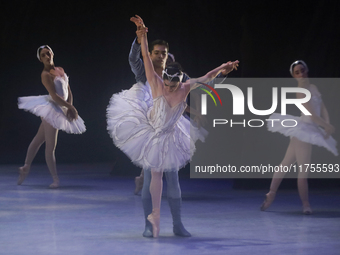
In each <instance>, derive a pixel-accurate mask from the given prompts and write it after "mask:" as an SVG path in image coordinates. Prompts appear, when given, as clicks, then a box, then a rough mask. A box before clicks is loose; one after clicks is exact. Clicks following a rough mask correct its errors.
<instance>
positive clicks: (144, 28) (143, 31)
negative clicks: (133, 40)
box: [136, 27, 148, 44]
mask: <svg viewBox="0 0 340 255" xmlns="http://www.w3.org/2000/svg"><path fill="white" fill-rule="evenodd" d="M147 32H148V28H147V27H143V28H141V29H139V30H137V31H136V35H137V40H138V43H139V44H140V39H141V38H142V37H143V36H144V35H145V34H146V33H147Z"/></svg>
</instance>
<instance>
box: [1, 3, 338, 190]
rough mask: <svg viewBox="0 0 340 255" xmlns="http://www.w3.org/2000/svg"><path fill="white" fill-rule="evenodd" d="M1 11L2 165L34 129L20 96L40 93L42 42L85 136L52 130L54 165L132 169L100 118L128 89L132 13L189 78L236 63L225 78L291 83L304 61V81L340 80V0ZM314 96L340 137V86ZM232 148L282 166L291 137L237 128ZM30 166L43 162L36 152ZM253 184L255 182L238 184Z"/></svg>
mask: <svg viewBox="0 0 340 255" xmlns="http://www.w3.org/2000/svg"><path fill="white" fill-rule="evenodd" d="M218 2H219V1H218ZM0 9H1V33H0V36H1V41H0V45H1V77H0V79H1V80H0V82H1V95H0V102H1V108H0V139H1V143H0V164H21V163H23V162H24V158H25V153H26V150H27V147H28V145H29V143H30V141H31V139H32V138H33V136H34V135H35V133H36V131H37V129H38V126H39V124H40V119H39V118H37V117H35V116H33V115H32V114H30V113H27V112H24V111H22V110H18V108H17V98H18V97H19V96H30V95H40V94H46V90H45V88H44V86H43V85H42V84H41V81H40V73H41V71H42V64H41V63H40V62H38V61H37V59H36V49H37V48H38V47H39V46H40V45H43V44H48V45H49V46H51V47H52V49H53V51H54V53H55V57H54V61H55V64H56V66H62V67H63V68H64V69H65V71H66V73H67V74H68V75H69V77H70V86H71V88H72V92H73V95H74V105H75V106H76V108H77V110H78V112H79V114H80V116H81V117H82V118H83V119H84V120H85V124H86V126H87V131H86V133H84V134H82V135H67V134H65V133H63V132H60V133H59V139H58V146H57V151H56V157H57V162H58V163H96V162H112V165H114V162H115V161H116V160H117V159H119V160H118V161H119V164H118V165H116V167H115V168H114V169H115V171H114V172H113V174H115V175H122V174H128V175H134V174H136V173H139V169H137V168H136V167H134V166H133V165H132V164H131V163H130V161H129V159H127V158H126V156H125V155H124V154H123V153H121V152H120V151H119V150H118V149H117V148H116V147H115V146H114V145H113V143H112V140H111V138H110V137H109V135H108V134H107V131H106V117H105V114H106V107H107V105H108V102H109V99H110V97H111V95H112V94H113V93H117V92H119V91H121V90H122V89H127V88H129V87H131V85H132V84H133V83H134V75H133V73H132V72H131V70H130V67H129V63H128V53H129V50H130V46H131V43H132V41H133V39H134V37H135V30H136V29H135V25H134V24H133V23H132V22H130V21H129V18H130V17H131V16H133V15H135V14H138V15H140V16H141V17H142V18H143V19H144V22H145V24H146V25H147V26H148V27H149V41H152V40H154V39H158V38H162V39H164V40H167V41H168V42H169V44H170V52H171V53H173V54H175V56H176V60H177V61H178V62H180V63H181V64H182V66H183V67H184V69H185V71H186V72H187V73H188V74H190V76H192V77H197V76H201V75H203V74H205V73H206V72H207V71H209V70H211V69H212V68H214V67H216V66H218V65H220V64H221V63H223V62H226V61H229V60H235V59H238V60H240V68H239V70H238V71H236V72H233V73H231V74H230V76H231V77H290V74H289V71H288V69H289V66H290V64H291V63H292V62H293V61H295V60H297V59H303V60H305V62H306V63H307V64H308V66H309V70H310V72H309V74H310V76H311V77H339V76H340V62H339V57H340V47H339V45H340V40H339V38H340V37H339V36H338V35H339V32H340V26H339V25H340V19H339V11H340V4H339V1H318V3H317V4H313V3H312V2H311V1H223V2H219V3H217V1H119V2H118V1H117V2H116V1H90V2H85V1H55V2H46V1H13V2H11V3H9V2H5V1H1V8H0ZM319 90H320V91H321V93H322V94H323V95H324V100H325V104H326V106H328V108H329V111H330V112H331V119H332V120H336V119H337V122H335V123H334V122H333V124H334V125H335V126H336V127H337V130H338V131H337V133H336V134H335V135H334V138H335V139H336V140H337V141H340V136H339V133H340V132H339V130H340V123H339V116H340V112H339V109H340V103H339V101H338V98H339V96H340V86H339V87H338V88H337V90H336V91H332V92H329V91H327V89H326V88H322V87H321V88H319ZM254 100H256V99H254ZM334 115H337V116H334ZM336 117H337V118H336ZM267 135H268V136H267ZM269 135H270V136H269ZM230 144H231V146H235V148H237V149H236V150H232V149H230V150H228V151H230V153H231V154H230V156H231V157H240V156H239V155H240V154H239V153H241V155H242V156H241V159H242V160H243V159H244V160H249V162H256V159H257V158H258V154H257V153H260V151H261V149H259V148H263V150H266V151H263V150H262V152H261V153H268V157H269V158H271V160H272V161H273V162H277V163H279V162H280V160H281V159H282V157H283V155H284V152H285V150H286V148H287V145H288V139H284V138H283V137H281V136H280V135H278V134H277V135H272V134H269V132H263V137H259V136H254V135H253V134H252V132H251V130H244V131H241V132H240V133H238V134H235V136H234V135H233V136H232V138H231V141H230ZM257 146H258V147H257ZM249 148H254V150H253V151H252V150H249ZM235 152H237V153H238V155H236V154H235ZM318 152H320V153H324V154H327V152H326V151H322V150H320V151H319V150H318V149H317V150H316V152H314V154H313V155H315V153H318ZM233 153H234V154H235V155H234V154H233ZM326 157H331V156H329V155H326ZM332 160H333V161H334V160H335V161H338V162H339V158H336V159H334V157H333V159H332ZM34 163H44V153H43V150H41V151H40V152H39V153H38V155H37V157H36V159H35V161H34ZM186 172H188V171H186ZM262 181H263V180H262ZM265 182H266V184H267V182H268V180H265ZM332 182H333V183H334V182H337V183H339V181H338V180H335V181H334V180H333V181H332ZM254 183H255V184H254ZM320 183H325V180H321V181H320ZM257 185H260V186H261V185H262V184H261V180H253V181H246V180H242V181H238V185H235V186H238V187H244V188H245V187H255V186H257Z"/></svg>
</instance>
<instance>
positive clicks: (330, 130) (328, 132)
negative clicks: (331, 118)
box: [324, 124, 335, 139]
mask: <svg viewBox="0 0 340 255" xmlns="http://www.w3.org/2000/svg"><path fill="white" fill-rule="evenodd" d="M324 128H325V131H326V135H325V139H328V137H329V136H330V135H331V134H333V133H334V132H335V127H334V126H333V125H331V124H328V125H327V126H325V127H324Z"/></svg>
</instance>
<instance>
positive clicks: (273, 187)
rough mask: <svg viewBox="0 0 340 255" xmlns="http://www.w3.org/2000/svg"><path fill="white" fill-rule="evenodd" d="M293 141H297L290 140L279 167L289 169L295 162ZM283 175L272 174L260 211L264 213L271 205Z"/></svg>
mask: <svg viewBox="0 0 340 255" xmlns="http://www.w3.org/2000/svg"><path fill="white" fill-rule="evenodd" d="M295 140H297V139H296V138H294V137H293V138H292V139H291V140H290V142H289V145H288V148H287V151H286V154H285V157H284V158H283V160H282V162H281V164H280V166H283V167H284V166H287V167H290V166H291V165H292V164H294V163H295V161H296V156H295V151H296V148H295V147H296V146H295V144H296V141H295ZM285 174H286V173H284V172H277V173H274V175H273V178H272V182H271V184H270V190H269V192H268V193H267V194H266V197H265V200H264V201H263V203H262V205H261V211H265V210H266V209H268V208H269V206H270V205H271V204H272V203H273V201H274V199H275V196H276V191H277V190H278V188H279V186H280V184H281V182H282V179H283V177H284V176H285Z"/></svg>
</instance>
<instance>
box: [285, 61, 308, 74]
mask: <svg viewBox="0 0 340 255" xmlns="http://www.w3.org/2000/svg"><path fill="white" fill-rule="evenodd" d="M296 65H303V66H304V68H306V70H307V72H308V66H307V64H306V63H305V61H303V60H296V61H295V62H293V64H291V65H290V68H289V72H290V74H291V75H292V76H293V70H294V67H295V66H296Z"/></svg>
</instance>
